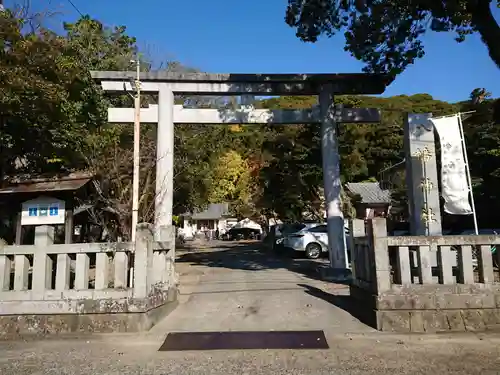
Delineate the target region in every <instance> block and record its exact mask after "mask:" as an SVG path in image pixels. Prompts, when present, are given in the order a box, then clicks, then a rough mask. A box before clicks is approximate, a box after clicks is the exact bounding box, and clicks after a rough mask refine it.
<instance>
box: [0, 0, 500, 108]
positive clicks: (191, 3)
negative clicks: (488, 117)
mask: <svg viewBox="0 0 500 375" xmlns="http://www.w3.org/2000/svg"><path fill="white" fill-rule="evenodd" d="M21 1H23V0H4V2H5V5H6V6H7V7H9V6H12V4H13V3H15V2H18V3H19V2H21ZM24 1H26V0H24ZM30 1H31V3H32V4H31V7H32V9H33V10H44V9H50V10H52V11H54V10H56V11H57V14H56V15H54V16H52V19H51V20H50V22H51V23H52V24H54V27H57V26H59V25H60V22H61V21H62V20H64V21H69V22H71V21H74V20H76V19H77V18H78V17H79V16H80V15H79V12H81V13H82V14H89V15H90V16H91V17H93V18H96V19H98V20H100V21H101V22H103V23H104V24H106V25H109V26H118V25H124V26H126V27H127V32H128V34H129V35H131V36H135V37H136V38H137V39H138V43H139V45H140V47H142V49H143V50H146V51H147V52H148V54H149V55H150V56H153V57H154V58H155V60H156V61H158V62H159V61H171V60H177V61H179V62H181V63H183V64H184V65H187V66H191V67H194V68H197V69H199V70H202V71H206V72H212V73H357V72H361V69H362V67H363V64H362V63H360V62H358V61H357V60H356V59H354V58H353V57H351V56H350V55H349V53H347V52H344V51H343V46H344V38H343V35H339V36H336V37H334V38H331V39H329V38H326V37H324V38H322V39H320V40H319V41H318V42H317V43H315V44H309V43H304V42H301V41H300V40H299V39H297V38H296V37H295V31H294V30H293V29H292V28H290V27H289V26H288V25H286V24H285V22H284V14H285V9H286V4H287V0H252V1H248V0H247V1H234V0H184V1H179V0H142V1H137V0H30ZM71 3H73V4H74V5H75V7H76V9H75V7H73V6H72V5H71ZM77 10H78V11H79V12H78V11H77ZM495 16H496V18H497V19H498V20H499V21H500V10H498V9H495ZM453 37H454V35H453V34H451V33H431V32H430V33H428V34H427V35H426V36H425V38H424V45H425V52H426V55H425V57H424V58H423V59H420V60H418V61H417V62H416V63H415V64H414V65H413V66H410V67H409V68H408V69H407V70H406V71H405V72H404V73H403V74H401V75H400V76H398V77H397V78H396V80H395V81H394V82H393V83H392V84H391V85H390V86H389V87H388V88H387V90H386V92H385V94H384V96H392V95H401V94H405V95H412V94H417V93H428V94H431V95H432V96H433V97H434V98H436V99H441V100H446V101H451V102H455V101H459V100H465V99H467V98H468V97H469V94H470V92H471V91H472V90H473V89H474V88H476V87H484V88H486V89H487V90H488V91H490V92H491V93H492V94H493V96H494V97H500V70H499V69H498V68H497V67H496V66H495V64H494V63H493V62H492V61H491V60H490V58H489V56H488V52H487V49H486V47H485V46H484V45H483V44H482V42H481V40H480V38H479V36H478V35H473V36H470V37H468V39H467V40H466V41H465V42H464V43H461V44H458V43H456V42H455V41H454V39H453Z"/></svg>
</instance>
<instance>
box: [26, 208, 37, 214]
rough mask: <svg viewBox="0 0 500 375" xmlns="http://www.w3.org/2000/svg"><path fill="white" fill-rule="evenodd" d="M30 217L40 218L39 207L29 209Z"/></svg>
mask: <svg viewBox="0 0 500 375" xmlns="http://www.w3.org/2000/svg"><path fill="white" fill-rule="evenodd" d="M28 216H38V207H29V208H28Z"/></svg>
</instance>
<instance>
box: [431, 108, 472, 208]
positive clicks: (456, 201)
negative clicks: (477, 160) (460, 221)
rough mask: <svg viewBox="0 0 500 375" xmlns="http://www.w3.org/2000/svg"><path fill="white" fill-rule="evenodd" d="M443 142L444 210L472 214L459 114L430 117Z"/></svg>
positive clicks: (442, 186)
mask: <svg viewBox="0 0 500 375" xmlns="http://www.w3.org/2000/svg"><path fill="white" fill-rule="evenodd" d="M430 120H431V121H432V123H433V124H434V128H435V129H436V131H437V133H438V134H439V141H440V143H441V196H442V197H443V198H444V211H445V212H447V213H449V214H451V215H470V214H472V213H473V212H472V208H471V205H470V203H469V184H468V183H467V174H466V173H467V171H466V164H465V160H464V154H463V152H465V150H463V147H462V137H461V135H460V124H459V118H458V115H455V116H449V117H442V118H438V119H430Z"/></svg>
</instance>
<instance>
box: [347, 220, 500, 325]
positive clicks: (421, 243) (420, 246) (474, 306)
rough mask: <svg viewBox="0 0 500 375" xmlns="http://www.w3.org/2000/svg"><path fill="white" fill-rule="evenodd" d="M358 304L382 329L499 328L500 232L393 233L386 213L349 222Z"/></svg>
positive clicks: (353, 287) (369, 320)
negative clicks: (497, 249) (479, 233)
mask: <svg viewBox="0 0 500 375" xmlns="http://www.w3.org/2000/svg"><path fill="white" fill-rule="evenodd" d="M351 241H352V243H351V249H352V265H353V267H352V269H353V281H352V285H351V287H350V288H351V296H352V298H353V300H354V301H355V305H356V306H357V308H356V311H357V312H359V313H360V314H361V316H360V317H361V318H363V319H365V320H367V323H369V324H371V325H372V326H374V327H376V328H377V329H379V330H382V331H402V332H409V331H411V332H438V331H469V330H474V331H481V330H487V329H493V328H500V282H499V270H498V268H497V267H494V262H493V260H496V261H497V262H496V264H499V263H500V262H499V261H500V256H499V252H498V251H495V252H494V251H493V249H494V247H493V246H495V245H496V246H498V247H499V250H500V246H499V245H500V236H494V235H479V236H475V235H472V236H397V237H396V236H395V237H391V236H388V234H387V228H386V221H385V219H381V218H376V219H372V220H369V221H367V222H366V223H365V222H364V221H363V220H353V221H352V223H351Z"/></svg>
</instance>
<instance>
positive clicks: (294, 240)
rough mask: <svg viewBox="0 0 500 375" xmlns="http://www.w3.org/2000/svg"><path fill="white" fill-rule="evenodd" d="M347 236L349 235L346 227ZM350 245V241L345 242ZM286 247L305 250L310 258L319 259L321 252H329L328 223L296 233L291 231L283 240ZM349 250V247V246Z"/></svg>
mask: <svg viewBox="0 0 500 375" xmlns="http://www.w3.org/2000/svg"><path fill="white" fill-rule="evenodd" d="M345 236H346V237H347V236H349V233H348V229H345ZM344 243H345V245H346V246H348V243H349V241H346V242H344ZM283 244H284V246H285V247H287V248H290V249H293V250H295V251H304V252H305V255H306V257H308V258H309V259H317V258H319V257H320V256H321V253H327V252H328V230H327V225H326V224H322V225H318V226H315V227H313V228H304V229H301V230H299V231H297V232H295V233H289V234H287V235H286V236H285V238H284V240H283ZM347 250H348V251H349V248H347Z"/></svg>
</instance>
